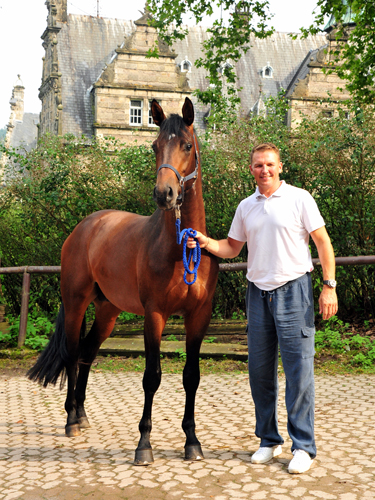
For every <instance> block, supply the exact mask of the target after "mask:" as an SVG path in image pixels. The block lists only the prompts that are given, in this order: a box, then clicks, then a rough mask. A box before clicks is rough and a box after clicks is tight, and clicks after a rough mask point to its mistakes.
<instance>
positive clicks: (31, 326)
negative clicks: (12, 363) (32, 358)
mask: <svg viewBox="0 0 375 500" xmlns="http://www.w3.org/2000/svg"><path fill="white" fill-rule="evenodd" d="M8 321H9V324H10V326H9V328H8V330H7V332H6V333H1V332H0V344H5V345H6V346H8V347H16V346H17V342H18V333H19V327H20V317H19V316H18V317H16V318H15V317H8ZM53 329H54V328H53V324H52V323H51V322H50V320H49V319H48V318H47V317H46V316H45V315H43V313H42V312H41V311H40V310H38V309H36V308H35V309H33V310H32V311H31V312H30V313H29V315H28V318H27V329H26V340H25V346H26V347H29V348H30V349H34V350H36V351H41V350H43V349H44V347H45V346H46V345H47V343H48V340H49V336H50V335H51V334H52V332H53Z"/></svg>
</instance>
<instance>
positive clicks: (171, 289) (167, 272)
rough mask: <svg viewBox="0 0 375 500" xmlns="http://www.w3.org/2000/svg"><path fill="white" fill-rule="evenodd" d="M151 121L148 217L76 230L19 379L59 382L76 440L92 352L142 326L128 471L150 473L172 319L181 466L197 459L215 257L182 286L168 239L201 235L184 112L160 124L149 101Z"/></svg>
mask: <svg viewBox="0 0 375 500" xmlns="http://www.w3.org/2000/svg"><path fill="white" fill-rule="evenodd" d="M151 111H152V117H153V120H154V123H155V124H156V125H157V126H158V127H159V128H160V130H159V135H158V137H157V139H156V140H155V141H154V142H153V144H152V148H153V150H154V152H155V157H156V167H157V175H156V185H155V187H154V191H153V197H154V200H155V201H156V204H157V209H156V211H155V212H154V213H153V214H152V215H151V216H142V215H138V214H134V213H130V212H124V211H120V210H101V211H99V212H95V213H93V214H91V215H89V216H87V217H86V218H85V219H83V220H82V221H81V222H80V223H79V224H78V225H77V226H76V227H75V229H74V230H73V232H72V233H71V234H70V235H69V236H68V238H67V239H66V241H65V242H64V244H63V247H62V251H61V285H60V288H61V297H62V303H61V306H60V310H59V314H58V317H57V320H56V326H55V331H54V333H53V335H52V337H51V339H50V341H49V343H48V344H47V347H46V348H45V350H44V351H43V352H42V353H41V354H40V356H39V358H38V360H37V361H36V363H35V365H34V366H33V367H32V368H31V369H30V370H29V371H28V373H27V376H28V377H29V379H30V380H34V381H37V382H39V383H40V384H42V385H43V386H44V387H46V386H47V385H48V384H53V385H55V384H56V382H57V380H58V379H59V377H60V376H61V382H60V390H61V389H62V388H63V386H64V384H65V381H66V379H67V396H66V401H65V410H66V413H67V421H66V426H65V434H66V436H68V437H74V436H78V435H80V429H84V428H86V427H90V424H89V421H88V418H87V415H86V412H85V408H84V402H85V398H86V386H87V380H88V376H89V371H90V367H91V364H92V362H93V361H94V359H95V357H96V355H97V353H98V351H99V348H100V346H101V344H102V343H103V342H104V341H105V340H106V339H107V338H108V337H109V335H110V334H111V332H112V330H113V328H114V324H115V321H116V319H117V317H118V315H119V314H120V312H121V311H127V312H130V313H134V314H137V315H142V316H144V345H145V358H146V367H145V371H144V375H143V390H144V407H143V414H142V418H141V420H140V423H139V432H140V440H139V443H138V446H137V448H136V450H135V459H134V464H135V465H149V464H151V463H152V462H153V460H154V459H153V453H152V447H151V444H150V434H151V427H152V422H151V409H152V403H153V398H154V395H155V393H156V391H157V389H158V388H159V385H160V382H161V366H160V342H161V337H162V333H163V330H164V326H165V324H166V321H167V319H168V317H169V316H171V315H181V316H183V318H184V326H185V330H186V363H185V366H184V369H183V386H184V389H185V393H186V399H185V412H184V417H183V420H182V428H183V430H184V432H185V434H186V442H185V460H200V459H203V458H204V457H203V452H202V448H201V445H200V442H199V441H198V439H197V436H196V433H195V420H194V406H195V397H196V392H197V389H198V385H199V380H200V371H199V351H200V346H201V343H202V340H203V338H204V335H205V333H206V331H207V329H208V326H209V323H210V319H211V313H212V298H213V295H214V290H215V287H216V282H217V276H218V262H217V259H216V257H214V256H213V255H211V254H209V253H208V252H207V251H206V250H204V249H202V251H201V255H200V266H199V270H198V273H197V276H196V281H195V282H194V283H193V284H190V285H187V284H186V282H185V281H184V266H183V258H182V247H181V245H179V244H178V243H177V238H176V217H177V218H178V219H179V218H180V220H181V224H182V227H186V228H194V229H196V230H199V231H201V232H202V233H203V234H207V232H206V222H205V210H204V203H203V195H202V172H201V165H200V154H199V148H198V141H197V138H196V134H195V130H194V127H193V122H194V107H193V104H192V102H191V100H190V99H189V98H186V99H185V102H184V104H183V107H182V117H181V116H180V115H178V114H172V115H170V116H169V117H168V118H166V116H165V114H164V111H163V109H162V107H161V106H160V104H159V103H158V102H157V101H156V100H153V101H152V104H151ZM190 266H191V264H190ZM92 302H93V303H94V306H95V319H94V322H93V325H92V327H91V329H90V331H89V332H88V333H87V335H86V334H85V333H86V326H85V312H86V309H87V308H88V306H89V304H90V303H92Z"/></svg>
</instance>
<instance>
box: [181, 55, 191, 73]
mask: <svg viewBox="0 0 375 500" xmlns="http://www.w3.org/2000/svg"><path fill="white" fill-rule="evenodd" d="M192 66H193V65H192V64H191V62H190V61H189V59H188V56H185V59H184V60H183V61H182V62H181V63H180V68H181V71H182V72H183V73H191V68H192Z"/></svg>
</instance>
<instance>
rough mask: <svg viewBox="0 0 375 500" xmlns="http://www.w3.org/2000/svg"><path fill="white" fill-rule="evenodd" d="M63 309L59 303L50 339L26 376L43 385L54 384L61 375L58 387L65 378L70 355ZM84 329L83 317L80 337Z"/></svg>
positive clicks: (62, 383) (63, 382)
mask: <svg viewBox="0 0 375 500" xmlns="http://www.w3.org/2000/svg"><path fill="white" fill-rule="evenodd" d="M64 324H65V310H64V304H61V307H60V311H59V314H58V316H57V319H56V325H55V332H54V334H53V335H52V337H51V339H50V341H49V342H48V344H47V346H46V347H45V349H44V351H43V352H42V353H41V354H40V356H39V358H38V359H37V362H36V363H35V365H34V366H33V367H32V368H30V370H29V371H28V372H27V374H26V376H27V377H28V378H29V379H30V380H33V381H35V382H39V383H40V384H42V385H43V387H47V385H48V384H53V385H56V382H57V380H58V378H59V376H60V375H61V381H60V388H62V387H63V385H64V384H65V380H66V375H67V374H66V366H67V364H68V363H69V360H70V356H69V353H68V349H67V344H66V334H65V326H64ZM85 331H86V321H85V318H84V319H83V322H82V326H81V338H82V337H83V336H84V334H85Z"/></svg>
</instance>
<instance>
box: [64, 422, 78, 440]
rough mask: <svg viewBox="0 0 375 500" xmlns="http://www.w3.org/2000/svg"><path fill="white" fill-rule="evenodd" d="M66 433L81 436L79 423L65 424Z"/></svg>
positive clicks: (71, 436)
mask: <svg viewBox="0 0 375 500" xmlns="http://www.w3.org/2000/svg"><path fill="white" fill-rule="evenodd" d="M65 434H66V435H67V436H68V437H69V438H73V437H77V436H80V435H81V431H80V430H79V425H78V424H72V425H66V426H65Z"/></svg>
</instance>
